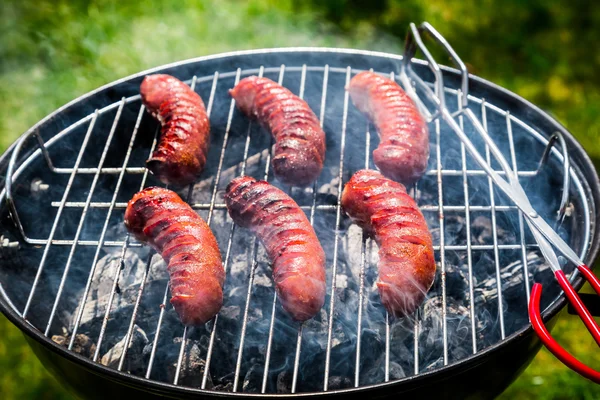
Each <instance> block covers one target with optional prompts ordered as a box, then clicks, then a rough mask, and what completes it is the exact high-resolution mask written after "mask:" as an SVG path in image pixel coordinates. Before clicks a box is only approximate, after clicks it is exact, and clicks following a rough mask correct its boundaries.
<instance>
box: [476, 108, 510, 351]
mask: <svg viewBox="0 0 600 400" xmlns="http://www.w3.org/2000/svg"><path fill="white" fill-rule="evenodd" d="M481 115H482V120H483V121H482V122H483V129H484V130H485V131H486V132H487V131H488V126H487V108H486V107H485V101H482V102H481ZM485 158H486V162H487V163H488V164H489V165H490V167H491V165H492V163H491V160H490V146H489V144H488V143H487V142H486V144H485ZM496 158H498V157H496ZM488 185H489V191H490V206H491V207H492V212H491V216H492V240H493V244H494V264H495V265H496V286H497V287H498V317H499V320H500V336H501V338H502V340H504V338H505V336H506V334H505V331H504V305H503V304H502V280H501V274H500V255H499V251H498V229H497V226H496V210H495V209H496V199H495V196H494V182H493V181H492V178H491V177H489V176H488Z"/></svg>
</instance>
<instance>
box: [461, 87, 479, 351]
mask: <svg viewBox="0 0 600 400" xmlns="http://www.w3.org/2000/svg"><path fill="white" fill-rule="evenodd" d="M459 100H460V97H459ZM458 107H459V110H461V109H462V108H463V104H462V103H461V102H460V101H459V102H458ZM467 107H468V106H467ZM458 123H459V125H460V128H461V129H464V119H463V116H462V115H460V116H459V117H458ZM460 157H461V161H462V167H463V171H465V174H464V175H463V195H464V202H465V228H466V234H467V268H468V271H469V316H470V318H471V342H472V351H473V354H475V353H477V332H476V330H475V296H474V291H473V285H474V284H473V257H472V250H471V246H472V242H471V205H470V201H469V181H468V178H467V175H466V171H467V151H466V149H465V144H464V143H463V142H461V143H460Z"/></svg>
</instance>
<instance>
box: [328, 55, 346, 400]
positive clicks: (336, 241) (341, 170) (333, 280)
mask: <svg viewBox="0 0 600 400" xmlns="http://www.w3.org/2000/svg"><path fill="white" fill-rule="evenodd" d="M351 71H352V69H351V68H350V67H349V66H348V67H347V68H346V86H348V85H349V84H350V75H351ZM348 97H349V96H348V91H346V92H345V93H344V112H343V116H342V138H341V142H340V166H339V172H338V188H337V190H338V193H337V210H336V217H335V236H334V243H333V266H332V272H331V276H332V278H331V290H330V292H329V293H331V297H330V300H329V324H328V328H327V353H326V356H325V375H324V377H323V391H327V386H328V384H329V366H330V362H331V337H332V334H333V331H332V328H333V311H334V307H335V288H336V276H337V259H338V247H339V243H340V235H339V230H340V222H341V219H342V203H341V202H342V177H343V173H344V150H345V147H346V126H347V123H348V100H349V98H348Z"/></svg>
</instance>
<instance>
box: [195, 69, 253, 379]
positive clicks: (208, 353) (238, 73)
mask: <svg viewBox="0 0 600 400" xmlns="http://www.w3.org/2000/svg"><path fill="white" fill-rule="evenodd" d="M261 71H263V70H262V69H261ZM240 76H241V69H240V68H238V69H237V71H236V75H235V81H234V86H236V85H237V84H238V83H239V81H240ZM234 110H235V99H231V102H230V103H229V114H228V117H227V125H226V128H225V136H224V138H223V146H222V147H221V155H220V156H219V166H218V167H217V174H216V176H215V184H214V186H213V192H212V195H211V202H210V204H211V205H210V208H209V217H210V218H209V219H208V222H207V224H209V226H210V223H211V222H212V215H213V213H212V211H211V210H214V209H215V206H214V204H215V199H216V197H217V189H218V186H219V182H220V180H221V173H222V171H223V160H224V159H225V152H226V150H227V144H228V143H229V132H230V130H231V122H232V120H233V112H234ZM234 233H235V224H234V223H233V222H232V223H231V228H230V230H229V238H228V240H227V251H226V253H225V261H224V262H223V269H224V270H225V273H227V267H228V266H229V260H230V256H231V245H232V242H233V235H234ZM218 322H219V314H217V315H216V316H215V319H214V322H213V325H212V330H211V332H210V341H209V344H208V349H207V351H206V366H205V367H204V374H203V376H202V385H201V388H202V389H204V388H206V383H207V381H208V371H209V370H210V362H211V360H212V351H213V346H214V343H215V333H216V330H217V325H218Z"/></svg>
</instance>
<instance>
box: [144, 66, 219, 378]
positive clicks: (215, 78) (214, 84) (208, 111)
mask: <svg viewBox="0 0 600 400" xmlns="http://www.w3.org/2000/svg"><path fill="white" fill-rule="evenodd" d="M218 79H219V73H218V72H215V73H214V74H213V81H212V85H211V89H210V95H209V98H208V105H207V107H206V115H207V117H208V118H209V119H210V115H211V111H212V106H213V101H214V95H215V92H216V89H217V82H218ZM197 82H198V79H197V78H196V76H194V78H193V79H192V83H191V86H190V87H191V88H192V90H195V88H196V83H197ZM228 133H229V132H228V131H227V132H225V137H224V138H223V146H226V145H227V136H228ZM221 153H222V154H223V151H222V152H221ZM222 163H223V159H222V157H221V159H220V160H219V168H218V170H217V176H219V175H220V169H221V166H222ZM215 185H218V179H217V181H216V184H215ZM192 193H193V184H190V185H189V186H188V195H187V200H186V201H187V202H188V204H189V202H190V199H191V195H192ZM212 203H214V200H213V201H212ZM211 216H212V209H210V210H209V212H208V218H209V222H208V223H207V224H208V225H209V226H210V218H211ZM169 290H170V288H169V285H168V284H167V285H166V286H165V293H164V295H163V299H162V302H161V304H160V313H159V315H158V321H157V323H156V333H155V334H154V340H153V342H152V350H151V351H150V358H149V360H148V367H147V368H146V379H149V378H150V374H151V373H152V366H153V365H154V357H155V356H156V349H157V347H156V346H157V344H158V338H159V337H160V330H161V327H162V320H163V318H164V314H165V309H166V307H167V299H168V297H169ZM182 336H183V337H182V348H183V346H184V343H185V341H186V340H185V339H186V336H187V327H185V328H184V332H183V335H182ZM181 356H182V354H181V351H180V358H178V360H177V370H176V372H175V381H174V384H175V385H176V384H177V381H178V380H179V369H180V368H181Z"/></svg>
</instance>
